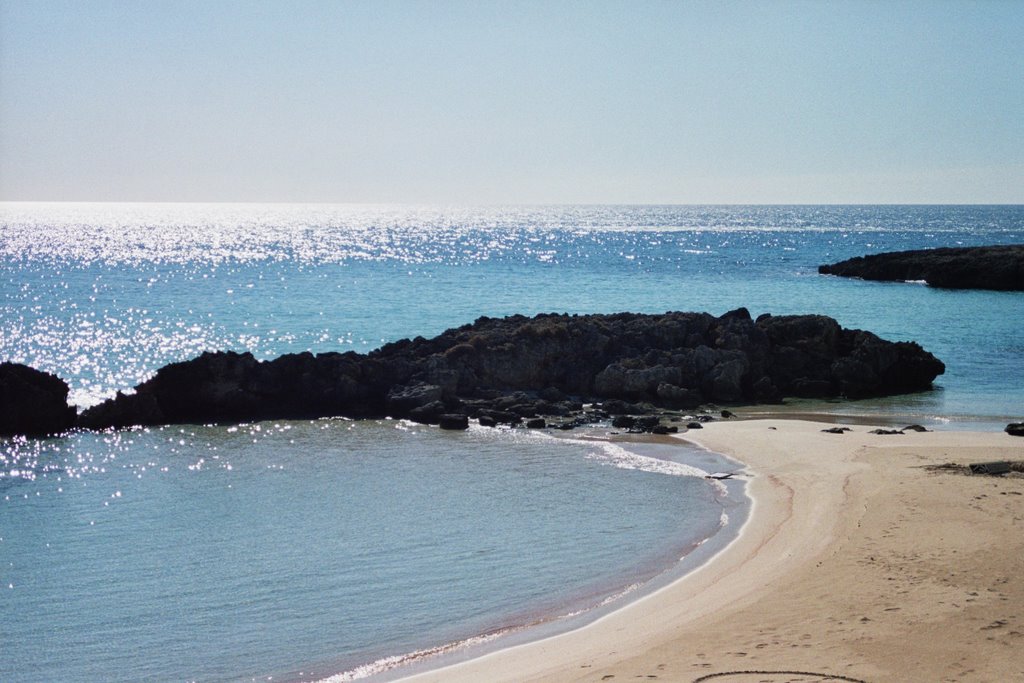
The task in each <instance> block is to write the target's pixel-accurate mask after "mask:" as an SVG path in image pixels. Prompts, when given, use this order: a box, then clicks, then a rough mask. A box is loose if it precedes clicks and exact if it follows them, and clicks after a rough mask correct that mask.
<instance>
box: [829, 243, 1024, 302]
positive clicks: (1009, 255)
mask: <svg viewBox="0 0 1024 683" xmlns="http://www.w3.org/2000/svg"><path fill="white" fill-rule="evenodd" d="M818 272H819V273H823V274H826V275H841V276H843V277H859V278H861V279H864V280H888V281H904V282H907V281H921V280H923V281H924V282H927V283H928V284H929V285H931V286H932V287H949V288H952V289H996V290H1004V291H1024V244H1011V245H1004V246H992V247H945V248H940V249H920V250H916V251H894V252H888V253H885V254H874V255H871V256H858V257H856V258H852V259H848V260H846V261H840V262H839V263H833V264H831V265H824V266H818Z"/></svg>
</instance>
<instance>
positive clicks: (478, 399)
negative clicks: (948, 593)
mask: <svg viewBox="0 0 1024 683" xmlns="http://www.w3.org/2000/svg"><path fill="white" fill-rule="evenodd" d="M944 370H945V367H944V366H943V364H942V362H941V361H939V360H938V359H936V358H935V357H934V356H933V355H932V354H930V353H928V352H926V351H924V350H923V349H921V347H920V346H918V345H917V344H915V343H904V342H898V343H893V342H888V341H885V340H882V339H879V338H878V337H877V336H875V335H873V334H871V333H870V332H863V331H860V330H845V329H842V328H841V327H840V326H839V324H838V323H837V322H836V321H835V320H833V319H831V318H828V317H825V316H815V315H805V316H770V315H764V316H761V317H760V318H758V320H757V321H754V320H752V319H751V318H750V315H749V314H748V313H747V311H746V310H745V309H739V310H737V311H733V312H731V313H727V314H725V315H723V316H721V317H718V318H716V317H714V316H712V315H709V314H707V313H666V314H664V315H640V314H632V313H621V314H614V315H581V316H569V315H555V314H551V315H539V316H536V317H532V318H528V317H524V316H511V317H508V318H500V319H494V318H480V319H479V320H477V321H476V322H474V323H472V324H470V325H464V326H462V327H459V328H455V329H451V330H448V331H446V332H444V333H442V334H441V335H439V336H437V337H435V338H433V339H424V338H422V337H417V338H416V339H412V340H409V339H406V340H402V341H398V342H395V343H392V344H388V345H386V346H384V347H382V348H380V349H379V350H377V351H373V352H371V353H369V354H366V355H363V354H357V353H353V352H350V353H344V354H338V353H325V354H320V355H313V354H311V353H302V354H290V355H285V356H281V357H280V358H277V359H275V360H272V361H264V362H259V361H257V360H256V359H255V358H253V356H252V355H251V354H248V353H244V354H238V353H233V352H219V353H204V354H203V355H201V356H199V357H198V358H195V359H193V360H190V361H186V362H182V363H174V364H171V365H168V366H166V367H164V368H162V369H160V370H159V371H158V372H157V374H156V376H154V377H153V378H152V379H151V380H149V381H147V382H144V383H143V384H140V385H139V386H138V387H136V389H135V393H134V394H131V395H122V394H119V395H118V396H117V397H115V398H114V399H111V400H109V401H106V402H104V403H102V404H100V405H98V406H96V407H94V408H90V409H89V410H86V411H85V412H84V413H83V414H82V415H81V416H80V417H79V426H82V427H86V428H107V427H125V426H129V425H147V424H169V423H212V422H239V421H253V420H264V419H283V418H313V417H323V416H348V417H355V418H365V417H382V416H385V415H391V416H393V417H410V416H411V417H413V418H417V419H421V420H422V421H430V422H437V421H439V420H440V418H441V416H446V415H452V414H469V415H471V416H473V417H477V416H481V415H482V416H485V417H487V418H489V419H493V420H495V421H496V422H510V423H511V422H514V421H516V420H518V419H519V418H521V417H532V416H534V415H536V414H538V413H542V414H548V415H559V414H565V413H566V412H567V411H571V410H578V409H579V407H580V406H579V403H578V401H575V402H573V401H570V400H569V399H568V397H569V396H574V397H579V398H583V399H589V400H605V401H609V400H619V401H632V402H649V403H652V404H655V405H660V406H664V407H671V408H690V407H695V406H697V405H699V404H701V403H704V402H708V401H715V402H744V403H747V402H750V403H765V402H776V401H779V400H781V398H782V397H784V396H793V397H830V396H847V397H850V398H861V397H870V396H885V395H891V394H898V393H906V392H912V391H920V390H924V389H928V388H929V387H930V386H931V382H932V380H933V379H934V378H935V377H936V376H937V375H939V374H942V372H944Z"/></svg>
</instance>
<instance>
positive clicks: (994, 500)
mask: <svg viewBox="0 0 1024 683" xmlns="http://www.w3.org/2000/svg"><path fill="white" fill-rule="evenodd" d="M826 426H827V425H825V424H822V423H821V422H813V421H801V420H782V419H775V420H749V421H743V422H717V423H711V424H709V425H706V428H705V429H703V430H701V431H699V432H690V433H688V434H687V435H686V437H687V438H688V439H690V440H692V441H695V442H697V443H699V444H701V445H703V446H705V447H707V448H709V449H711V450H714V451H716V452H719V453H723V454H725V455H728V456H730V457H733V458H736V459H737V460H740V461H742V462H743V463H745V464H746V465H747V469H746V473H747V475H748V476H749V477H750V480H749V485H748V493H749V494H750V495H751V497H752V498H753V501H754V503H753V510H752V513H751V516H750V519H749V520H748V522H747V524H746V525H745V526H744V528H743V530H742V532H741V533H740V534H739V536H738V537H737V538H736V540H734V541H733V542H732V544H730V545H729V546H728V548H726V550H724V551H723V552H721V553H719V554H718V555H716V556H715V557H714V558H713V559H711V560H710V561H709V562H707V563H706V564H704V565H702V566H701V567H699V568H698V569H697V570H695V571H694V572H692V573H690V574H688V575H686V576H685V577H683V578H681V579H680V580H678V581H676V582H674V583H672V584H670V585H669V586H666V587H665V588H663V589H661V590H659V591H657V592H654V593H651V594H649V595H647V596H645V597H643V598H641V599H639V600H637V601H635V602H633V603H630V604H628V605H625V606H624V607H623V608H622V609H620V610H618V611H616V612H614V613H612V614H610V615H607V616H605V617H603V618H601V619H599V620H598V621H596V622H594V623H592V624H590V625H588V626H585V627H583V628H580V629H578V630H575V631H571V632H568V633H563V634H561V635H557V636H553V637H550V638H546V639H544V640H539V641H536V642H531V643H527V644H525V645H519V646H516V647H512V648H508V649H505V650H499V651H497V652H494V653H491V654H488V655H485V656H483V657H480V658H477V659H474V660H471V661H468V662H463V663H459V664H455V665H452V666H449V667H445V668H443V669H438V670H435V671H432V672H428V673H425V674H420V675H417V676H414V677H411V678H410V679H407V680H412V681H417V682H423V681H456V682H457V681H517V682H518V681H559V682H561V681H636V680H664V681H675V682H681V681H686V682H691V681H700V680H708V681H714V682H716V683H741V682H747V681H755V680H756V681H759V682H761V683H764V682H767V683H781V682H783V681H805V682H806V681H828V680H852V681H866V682H870V683H879V682H882V681H978V682H982V681H1011V680H1024V478H1016V477H1014V478H996V477H982V476H964V475H960V474H953V473H949V472H941V471H939V472H937V471H930V470H928V469H925V467H924V466H925V465H929V464H934V465H937V464H942V463H946V462H951V461H955V462H959V463H970V462H983V461H990V460H1000V459H1006V460H1024V439H1020V438H1015V437H1010V436H1008V435H1006V434H1004V433H999V432H969V431H938V432H930V433H915V432H907V433H905V434H901V435H889V436H885V435H876V434H870V433H869V430H870V427H869V426H863V425H854V426H852V429H853V431H851V432H847V433H845V434H826V433H823V432H822V431H821V430H822V429H823V428H824V427H826ZM744 671H748V672H750V671H758V672H766V673H759V674H757V675H753V674H743V673H738V672H744ZM784 671H789V672H803V673H794V674H788V673H781V672H784ZM767 672H780V673H767ZM811 674H817V675H811ZM828 675H832V676H833V677H832V678H829V677H828ZM836 676H840V677H842V678H836Z"/></svg>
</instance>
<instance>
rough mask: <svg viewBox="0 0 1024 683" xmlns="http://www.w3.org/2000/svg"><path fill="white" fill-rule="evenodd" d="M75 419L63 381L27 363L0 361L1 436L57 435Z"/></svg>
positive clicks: (66, 386) (66, 387)
mask: <svg viewBox="0 0 1024 683" xmlns="http://www.w3.org/2000/svg"><path fill="white" fill-rule="evenodd" d="M74 422H75V409H74V408H72V407H70V406H68V385H67V384H66V383H65V382H64V380H62V379H60V378H59V377H57V376H55V375H51V374H49V373H47V372H42V371H40V370H36V369H35V368H30V367H29V366H27V365H21V364H19V363H0V436H10V435H14V434H24V435H31V436H45V435H48V434H59V433H60V432H63V431H65V430H67V429H68V428H70V427H71V426H72V425H73V424H74Z"/></svg>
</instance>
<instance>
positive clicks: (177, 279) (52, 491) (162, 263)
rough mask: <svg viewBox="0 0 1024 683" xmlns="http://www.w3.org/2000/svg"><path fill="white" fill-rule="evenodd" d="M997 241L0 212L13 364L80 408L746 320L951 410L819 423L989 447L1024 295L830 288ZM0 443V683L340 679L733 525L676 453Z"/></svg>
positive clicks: (627, 225) (456, 219)
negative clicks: (840, 354)
mask: <svg viewBox="0 0 1024 683" xmlns="http://www.w3.org/2000/svg"><path fill="white" fill-rule="evenodd" d="M1000 243H1024V209H1022V208H1021V207H922V206H915V207H889V206H885V207H871V206H862V207H532V208H531V207H525V208H524V207H504V208H502V207H498V208H493V207H492V208H485V209H474V208H437V207H388V206H380V207H372V206H261V205H238V206H235V205H103V204H92V205H81V204H78V205H74V204H57V205H47V204H2V205H0V321H2V325H0V359H3V360H14V361H18V362H24V363H28V364H30V365H33V366H36V367H39V368H41V369H44V370H47V371H50V372H54V373H56V374H58V375H60V376H61V377H63V378H65V379H66V380H67V381H68V382H69V384H70V385H71V387H72V400H73V401H74V402H76V403H77V404H78V405H81V406H86V405H91V404H94V403H96V402H98V401H100V400H102V399H103V398H105V397H108V396H110V395H112V394H113V393H114V392H115V391H116V390H118V389H126V388H129V387H131V386H133V385H134V384H136V383H138V382H139V381H141V380H144V379H145V378H147V377H149V376H151V375H152V373H153V372H154V371H155V370H156V369H157V368H159V367H160V366H162V365H164V364H166V363H168V362H171V361H177V360H184V359H187V358H191V357H193V356H195V355H197V354H198V353H200V352H202V351H204V350H212V349H235V350H248V351H252V352H253V353H254V354H256V355H257V356H258V357H261V358H269V357H274V356H277V355H279V354H281V353H285V352H293V351H304V350H307V349H308V350H312V351H314V352H321V351H337V350H349V349H354V350H358V351H367V350H370V349H373V348H375V347H377V346H379V345H381V344H382V343H383V342H386V341H392V340H395V339H399V338H402V337H410V336H415V335H420V334H422V335H424V336H430V335H433V334H436V333H439V332H441V331H442V330H444V329H446V328H448V327H453V326H457V325H460V324H463V323H465V322H469V321H471V320H473V319H475V318H476V317H478V316H480V315H489V316H498V315H505V314H512V313H525V314H531V313H538V312H552V311H556V312H577V313H584V312H614V311H624V310H629V311H640V312H664V311H667V310H697V311H709V312H711V313H715V314H721V313H723V312H725V311H727V310H730V309H733V308H736V307H739V306H746V307H747V308H748V309H749V310H750V311H751V313H752V314H754V315H755V316H756V315H758V314H760V313H764V312H771V313H776V314H780V313H807V312H814V313H825V314H828V315H831V316H833V317H835V318H836V319H838V320H839V322H840V323H841V324H842V325H844V326H846V327H857V328H862V329H868V330H871V331H874V332H876V333H878V334H880V335H881V336H883V337H886V338H889V339H894V340H896V339H908V340H915V341H918V342H920V343H921V344H922V345H923V346H924V347H925V348H926V349H928V350H930V351H932V352H934V353H935V354H936V355H938V356H939V357H940V358H941V359H942V360H943V361H945V363H946V365H947V373H946V374H945V375H944V376H942V377H940V378H939V381H938V382H937V384H938V387H937V389H936V390H935V391H932V392H927V393H923V394H917V395H914V396H908V397H897V398H894V399H888V400H885V401H873V402H858V403H854V404H837V405H833V406H826V408H828V409H830V410H834V411H835V412H840V413H842V412H853V413H876V414H879V413H886V414H888V413H892V412H898V413H900V414H901V415H906V416H908V417H913V418H915V419H921V420H932V421H933V422H939V423H941V422H948V423H949V424H952V425H954V426H955V425H978V424H982V425H986V426H994V425H998V424H999V423H1000V422H1002V423H1003V424H1005V421H1006V420H1007V419H1008V418H1010V417H1016V418H1019V417H1021V416H1020V415H1019V411H1020V410H1021V406H1022V405H1024V382H1021V380H1020V378H1021V374H1020V368H1021V367H1022V365H1024V342H1022V341H1021V331H1022V328H1021V324H1020V321H1021V320H1024V297H1022V296H1021V295H1020V294H1019V293H999V292H956V291H949V290H936V289H931V288H928V287H925V286H920V285H913V284H886V283H867V282H860V281H856V280H845V279H840V278H832V277H825V276H819V275H817V272H816V267H817V265H819V264H820V263H825V262H832V261H836V260H840V259H843V258H847V257H850V256H854V255H859V254H864V253H874V252H878V251H887V250H895V249H911V248H923V247H932V246H948V245H974V244H1000ZM818 407H821V406H818ZM0 449H2V450H0V538H2V540H0V615H2V618H0V639H2V640H3V642H4V643H5V656H4V657H3V658H2V659H0V678H2V679H3V680H41V679H42V680H45V679H65V680H69V679H70V680H190V679H195V680H247V679H252V678H261V679H265V678H266V677H267V676H276V677H277V679H278V680H280V679H281V678H282V677H283V678H285V679H287V678H311V677H316V676H322V675H327V674H330V673H334V672H337V671H343V670H346V669H351V668H352V667H354V666H356V665H359V664H364V663H368V662H373V661H375V660H378V659H380V658H384V657H389V656H394V655H400V654H402V653H407V652H410V651H413V650H418V649H422V648H429V647H434V646H437V645H440V644H443V643H446V642H451V641H455V640H461V639H464V638H469V637H471V636H473V635H474V634H480V633H485V632H489V631H492V630H494V629H501V628H505V627H509V626H512V625H516V624H523V623H530V622H532V621H535V620H537V619H538V618H543V617H544V616H551V615H554V614H564V613H567V612H571V611H575V610H578V609H581V608H583V607H585V606H587V605H592V604H595V603H596V602H600V600H601V599H603V597H604V596H606V595H610V594H613V593H615V592H617V591H621V590H623V589H624V588H626V587H628V586H631V585H633V584H635V583H636V582H638V581H641V580H645V579H647V578H650V577H651V576H652V575H653V574H656V573H657V572H659V571H663V570H665V569H666V568H668V567H670V566H672V565H673V564H674V563H675V562H676V560H678V557H679V556H680V555H681V554H682V553H685V552H686V551H687V549H689V548H690V547H691V546H692V544H693V543H695V542H698V541H699V540H700V539H702V538H705V537H706V536H707V535H708V534H711V533H714V532H715V531H717V530H718V529H719V526H720V522H721V519H722V513H723V511H726V510H728V509H730V508H731V506H733V505H735V504H736V503H737V501H736V500H734V499H733V498H732V497H730V496H729V495H723V494H722V492H721V491H718V490H716V489H714V488H712V487H709V486H708V485H707V484H706V482H704V481H703V480H702V479H700V478H699V477H695V476H691V475H693V474H695V472H694V471H693V470H690V469H687V468H686V467H685V466H684V465H683V462H684V461H686V462H693V463H696V464H698V465H699V466H701V467H704V468H713V467H714V464H713V463H711V462H708V461H705V460H702V459H703V458H706V457H707V456H705V455H702V454H698V453H687V452H686V450H685V449H679V451H678V452H676V451H670V452H668V453H664V452H659V453H657V454H656V456H657V457H654V458H651V457H642V456H636V455H630V454H629V453H628V451H624V450H622V449H621V448H619V447H616V446H611V445H597V444H589V443H579V442H573V441H569V442H566V441H556V440H554V439H551V438H546V437H544V436H541V435H535V434H526V433H522V432H507V431H505V432H502V431H494V430H491V431H487V430H474V431H471V432H469V433H466V434H458V435H452V434H444V433H441V432H438V431H436V430H433V429H428V428H421V427H417V426H412V425H408V424H406V423H399V422H389V421H384V422H379V423H378V422H368V423H359V424H354V423H351V422H347V421H343V420H324V421H317V422H313V423H309V422H281V423H263V424H260V425H242V426H239V427H237V428H231V427H198V426H192V427H173V428H171V427H168V428H164V429H154V430H149V431H136V432H122V433H117V434H99V435H96V434H78V435H71V436H68V437H65V438H59V439H51V440H45V441H12V440H8V441H3V442H0ZM720 464H721V467H722V468H724V467H727V466H728V464H727V463H720ZM727 531H731V530H728V529H727ZM300 672H302V673H301V674H300Z"/></svg>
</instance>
